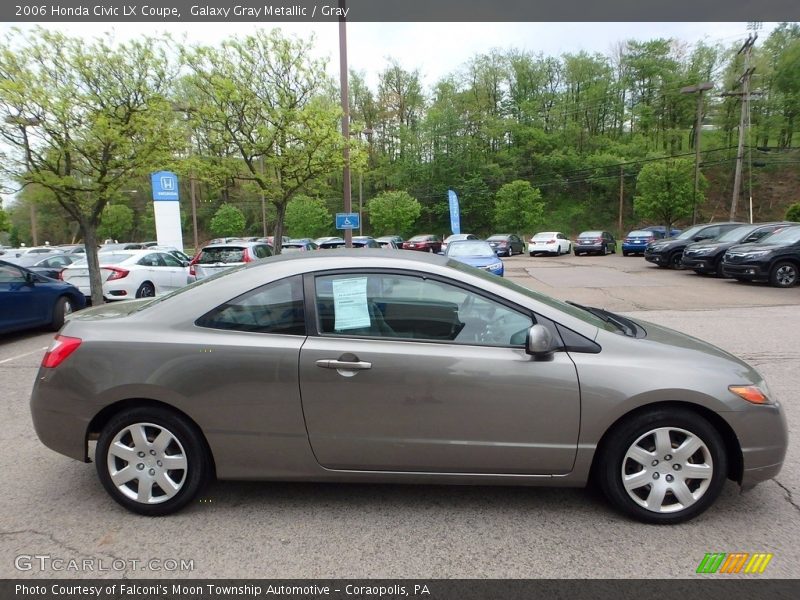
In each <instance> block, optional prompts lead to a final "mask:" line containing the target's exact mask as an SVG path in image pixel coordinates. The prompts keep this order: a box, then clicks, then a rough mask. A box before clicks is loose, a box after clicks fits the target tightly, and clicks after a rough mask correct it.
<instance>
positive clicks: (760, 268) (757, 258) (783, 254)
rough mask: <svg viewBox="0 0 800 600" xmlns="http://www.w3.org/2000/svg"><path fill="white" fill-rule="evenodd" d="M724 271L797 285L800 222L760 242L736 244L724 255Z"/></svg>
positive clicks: (749, 278) (743, 277) (739, 276)
mask: <svg viewBox="0 0 800 600" xmlns="http://www.w3.org/2000/svg"><path fill="white" fill-rule="evenodd" d="M722 271H723V273H725V275H727V276H728V277H733V278H734V279H738V280H739V281H769V283H770V284H771V285H774V286H775V287H792V286H794V285H797V281H798V272H800V225H795V226H793V227H787V228H786V229H781V230H780V231H777V232H775V233H773V234H772V235H770V236H768V237H765V238H764V239H763V240H761V241H760V242H758V243H756V244H743V245H740V246H733V247H732V248H730V249H729V250H728V251H727V252H726V253H725V256H724V257H723V258H722Z"/></svg>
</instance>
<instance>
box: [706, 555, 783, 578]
mask: <svg viewBox="0 0 800 600" xmlns="http://www.w3.org/2000/svg"><path fill="white" fill-rule="evenodd" d="M771 560H772V554H770V553H767V552H755V553H753V554H750V553H748V552H733V553H730V554H728V553H725V552H709V553H706V555H705V556H704V557H703V560H701V561H700V564H699V565H698V566H697V572H698V573H724V574H731V573H751V574H755V573H763V572H764V570H765V569H766V568H767V565H768V564H769V561H771Z"/></svg>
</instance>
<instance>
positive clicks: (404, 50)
mask: <svg viewBox="0 0 800 600" xmlns="http://www.w3.org/2000/svg"><path fill="white" fill-rule="evenodd" d="M33 26H34V25H33V24H23V25H21V26H20V27H21V28H22V29H23V30H24V29H28V28H30V27H33ZM45 26H46V27H48V28H57V29H59V30H61V31H64V32H66V33H69V34H71V35H76V36H83V37H87V36H88V37H91V36H96V35H100V34H102V33H104V32H106V31H113V32H114V34H115V37H116V38H117V39H120V40H125V39H129V38H132V37H137V36H141V35H144V34H147V33H151V34H152V33H158V32H160V31H166V32H169V33H171V34H172V35H174V36H177V37H182V36H185V37H186V40H187V41H188V42H190V43H200V42H202V43H211V44H213V43H218V42H220V41H221V40H223V39H225V38H227V37H232V36H237V35H242V34H246V33H249V32H251V31H253V30H255V28H256V27H263V26H264V25H262V24H252V23H168V24H162V25H157V24H148V23H133V24H130V23H124V24H123V23H79V24H78V23H59V24H52V23H48V24H46V25H45ZM762 26H763V29H762V31H761V32H760V36H761V38H762V40H763V39H764V38H766V37H767V35H768V34H769V31H770V30H771V29H772V28H773V27H774V26H775V24H774V23H764V24H763V25H762ZM10 27H11V25H9V24H3V25H0V28H2V29H9V28H10ZM268 27H269V26H268ZM280 28H281V29H282V30H283V31H284V32H287V33H291V34H293V35H297V36H300V37H303V38H307V37H309V36H310V35H312V34H313V35H314V36H315V39H316V43H315V52H316V53H317V55H318V56H321V57H325V58H328V61H329V64H328V68H329V70H330V72H331V74H332V75H336V76H337V77H338V65H339V46H338V43H339V42H338V39H339V38H338V30H339V27H338V24H337V23H312V24H308V23H288V24H283V25H281V27H280ZM657 37H671V38H676V39H679V40H683V41H685V42H687V43H690V44H694V43H696V42H698V41H701V40H706V41H708V42H717V41H721V42H722V43H724V44H726V45H727V44H734V43H736V41H738V40H744V38H746V37H747V23H348V25H347V41H348V50H347V52H348V59H349V61H348V62H349V65H350V68H351V69H354V70H356V71H363V72H365V73H366V74H367V81H368V82H369V83H370V85H371V86H373V87H374V85H375V84H376V83H377V74H378V73H379V72H380V71H381V70H382V69H383V68H384V67H385V65H386V59H387V58H389V57H393V58H396V59H397V60H398V61H399V62H400V64H401V65H402V66H403V67H404V68H406V69H408V70H413V69H419V70H420V73H421V74H422V76H423V81H424V83H425V84H426V85H428V86H432V85H433V84H434V83H435V82H436V81H437V80H438V79H439V78H441V77H442V76H445V75H447V74H449V73H452V72H453V71H455V70H456V69H458V68H459V67H460V66H462V65H463V64H464V63H465V62H466V61H468V60H469V59H470V58H471V57H472V56H474V55H475V54H478V53H484V52H488V51H489V50H491V49H492V48H503V49H505V48H511V47H513V48H518V49H524V50H530V51H532V52H535V53H538V52H542V53H544V54H545V55H553V56H557V55H560V54H562V53H566V52H570V53H576V52H579V51H581V50H586V51H588V52H601V53H604V54H605V53H608V52H609V50H610V49H611V47H612V45H613V44H614V43H616V42H619V41H625V40H629V39H637V40H648V39H653V38H657Z"/></svg>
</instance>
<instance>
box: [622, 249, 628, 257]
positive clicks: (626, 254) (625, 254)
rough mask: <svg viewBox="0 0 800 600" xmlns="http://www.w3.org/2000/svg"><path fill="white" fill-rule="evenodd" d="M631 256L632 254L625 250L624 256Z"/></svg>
mask: <svg viewBox="0 0 800 600" xmlns="http://www.w3.org/2000/svg"><path fill="white" fill-rule="evenodd" d="M629 254H630V252H628V251H627V250H623V251H622V256H628V255H629Z"/></svg>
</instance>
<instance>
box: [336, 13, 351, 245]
mask: <svg viewBox="0 0 800 600" xmlns="http://www.w3.org/2000/svg"><path fill="white" fill-rule="evenodd" d="M339 8H341V9H342V11H341V13H340V14H342V15H344V9H345V0H339ZM339 81H340V85H341V94H342V137H343V138H344V148H343V149H342V156H343V158H344V168H343V169H342V179H343V180H344V189H343V191H344V212H346V213H349V212H352V209H353V204H352V189H351V183H350V98H349V95H348V87H347V21H346V19H345V17H344V16H341V17H339ZM344 246H345V248H352V247H353V230H352V229H345V230H344Z"/></svg>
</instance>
